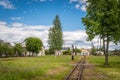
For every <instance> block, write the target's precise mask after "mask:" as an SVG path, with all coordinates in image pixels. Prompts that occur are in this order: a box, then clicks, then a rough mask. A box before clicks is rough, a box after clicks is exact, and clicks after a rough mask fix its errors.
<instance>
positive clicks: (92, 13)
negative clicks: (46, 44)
mask: <svg viewBox="0 0 120 80" xmlns="http://www.w3.org/2000/svg"><path fill="white" fill-rule="evenodd" d="M87 2H88V6H87V15H86V16H85V17H84V18H83V19H82V21H83V23H84V25H85V26H86V33H87V35H88V39H87V40H92V39H93V38H94V37H95V36H100V37H101V38H102V40H103V48H104V54H105V65H107V64H108V49H109V42H110V41H112V42H114V43H118V42H119V41H120V2H119V0H88V1H87Z"/></svg>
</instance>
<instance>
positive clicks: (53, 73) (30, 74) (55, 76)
mask: <svg viewBox="0 0 120 80" xmlns="http://www.w3.org/2000/svg"><path fill="white" fill-rule="evenodd" d="M79 59H80V57H79V56H76V57H75V60H74V61H78V60H79ZM74 61H71V56H58V57H57V58H55V57H54V56H52V55H49V56H41V57H13V58H0V80H63V79H64V78H65V76H66V75H67V74H68V73H69V71H70V70H71V68H72V67H73V66H72V65H70V64H71V63H73V62H74Z"/></svg>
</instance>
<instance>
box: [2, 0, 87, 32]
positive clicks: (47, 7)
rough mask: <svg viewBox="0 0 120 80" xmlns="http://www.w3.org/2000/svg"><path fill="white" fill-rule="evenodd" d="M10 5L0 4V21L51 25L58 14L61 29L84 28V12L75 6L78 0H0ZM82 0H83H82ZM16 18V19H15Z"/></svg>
mask: <svg viewBox="0 0 120 80" xmlns="http://www.w3.org/2000/svg"><path fill="white" fill-rule="evenodd" d="M0 1H4V2H8V4H9V5H12V7H7V8H5V7H4V6H3V5H0V16H1V17H0V21H6V22H7V23H9V24H11V23H14V22H19V23H23V24H28V25H52V22H53V20H54V18H55V16H56V14H57V15H59V17H60V20H61V23H62V27H63V30H67V31H71V30H78V29H84V28H85V27H84V26H83V24H82V21H81V18H82V17H84V16H85V15H86V12H85V11H83V10H81V9H79V8H78V7H76V5H78V4H80V3H79V0H0ZM81 1H82V0H81ZM83 1H84V0H83ZM17 18H18V19H17Z"/></svg>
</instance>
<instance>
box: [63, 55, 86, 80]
mask: <svg viewBox="0 0 120 80" xmlns="http://www.w3.org/2000/svg"><path fill="white" fill-rule="evenodd" d="M85 61H86V57H82V58H81V60H80V61H79V62H78V63H77V65H76V66H75V67H74V68H73V69H72V71H71V72H70V73H69V74H68V75H67V76H66V77H65V79H64V80H81V79H82V73H83V69H84V63H85Z"/></svg>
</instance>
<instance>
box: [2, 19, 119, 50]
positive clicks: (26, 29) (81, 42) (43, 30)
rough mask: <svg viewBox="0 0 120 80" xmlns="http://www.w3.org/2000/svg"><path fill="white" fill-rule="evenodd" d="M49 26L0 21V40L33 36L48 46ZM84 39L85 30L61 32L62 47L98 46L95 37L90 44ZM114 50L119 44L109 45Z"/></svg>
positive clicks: (15, 39) (20, 39) (16, 40)
mask: <svg viewBox="0 0 120 80" xmlns="http://www.w3.org/2000/svg"><path fill="white" fill-rule="evenodd" d="M9 26H10V27H9ZM51 26H52V25H51ZM51 26H44V25H43V26H42V25H26V24H22V23H12V24H10V25H8V24H7V23H6V22H1V21H0V40H4V41H7V42H22V41H23V40H24V39H25V38H27V37H30V36H33V37H38V38H40V39H41V40H42V41H43V43H44V45H45V46H48V44H47V41H48V33H49V31H48V30H49V28H50V27H51ZM86 38H87V34H86V33H85V30H78V31H63V39H64V41H65V44H64V45H63V46H66V47H71V45H72V44H73V45H76V46H77V47H79V48H90V47H91V43H92V42H93V44H94V45H95V46H96V47H97V46H99V44H98V38H97V37H96V38H95V39H94V40H93V41H92V42H87V41H86ZM115 48H118V49H120V44H119V45H117V46H116V45H114V44H113V43H110V49H115Z"/></svg>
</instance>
